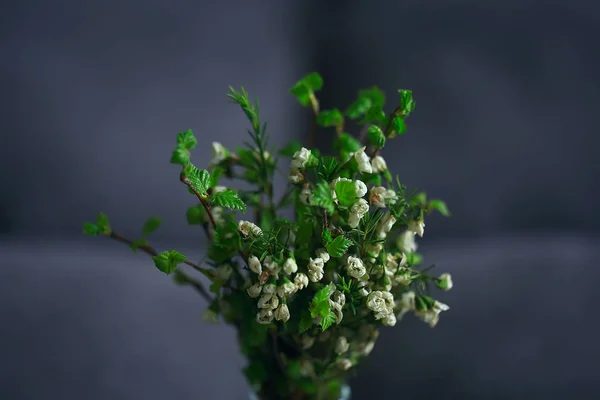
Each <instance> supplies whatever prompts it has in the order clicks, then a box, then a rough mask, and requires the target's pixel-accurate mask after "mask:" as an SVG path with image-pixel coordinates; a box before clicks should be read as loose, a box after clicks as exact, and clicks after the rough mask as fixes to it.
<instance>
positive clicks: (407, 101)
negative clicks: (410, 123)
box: [398, 89, 415, 116]
mask: <svg viewBox="0 0 600 400" xmlns="http://www.w3.org/2000/svg"><path fill="white" fill-rule="evenodd" d="M398 94H399V95H400V107H402V113H403V114H404V115H405V116H408V115H409V114H410V113H411V112H412V111H413V110H414V109H415V101H414V100H413V97H412V91H410V90H406V89H399V90H398Z"/></svg>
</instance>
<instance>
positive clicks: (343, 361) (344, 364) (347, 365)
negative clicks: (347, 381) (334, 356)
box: [337, 358, 352, 371]
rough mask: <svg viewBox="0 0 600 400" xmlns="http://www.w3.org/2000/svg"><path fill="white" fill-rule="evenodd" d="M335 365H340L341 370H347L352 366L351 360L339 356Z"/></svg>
mask: <svg viewBox="0 0 600 400" xmlns="http://www.w3.org/2000/svg"><path fill="white" fill-rule="evenodd" d="M337 365H338V367H340V368H341V369H342V370H344V371H347V370H349V369H350V368H352V361H350V360H348V359H347V358H340V359H339V360H338V361H337Z"/></svg>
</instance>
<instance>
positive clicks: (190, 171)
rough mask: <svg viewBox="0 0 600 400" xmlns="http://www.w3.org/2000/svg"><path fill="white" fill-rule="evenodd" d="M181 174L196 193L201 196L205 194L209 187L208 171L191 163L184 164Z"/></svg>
mask: <svg viewBox="0 0 600 400" xmlns="http://www.w3.org/2000/svg"><path fill="white" fill-rule="evenodd" d="M183 176H185V177H186V178H187V179H188V180H189V181H190V183H191V184H192V186H193V187H194V188H195V189H196V190H197V191H198V193H200V194H201V195H203V196H205V195H206V192H207V190H208V189H209V188H210V187H211V186H210V185H211V179H210V173H209V172H208V171H206V170H204V169H198V168H197V167H196V166H195V165H194V164H192V163H189V164H187V165H186V166H185V168H184V169H183Z"/></svg>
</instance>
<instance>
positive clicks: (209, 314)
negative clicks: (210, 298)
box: [202, 308, 219, 324]
mask: <svg viewBox="0 0 600 400" xmlns="http://www.w3.org/2000/svg"><path fill="white" fill-rule="evenodd" d="M202 319H203V320H204V321H205V322H207V323H209V324H217V323H219V314H218V313H217V312H216V311H215V310H213V309H211V308H207V309H206V311H204V314H202Z"/></svg>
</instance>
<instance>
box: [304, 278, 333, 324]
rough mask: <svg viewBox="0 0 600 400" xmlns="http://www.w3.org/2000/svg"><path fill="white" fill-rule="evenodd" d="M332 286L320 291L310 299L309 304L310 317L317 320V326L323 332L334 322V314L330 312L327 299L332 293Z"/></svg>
mask: <svg viewBox="0 0 600 400" xmlns="http://www.w3.org/2000/svg"><path fill="white" fill-rule="evenodd" d="M333 288H334V286H333V284H330V285H327V286H325V287H324V288H322V289H320V290H319V291H318V292H317V293H315V296H314V297H313V299H312V302H311V304H310V316H311V317H312V318H319V325H321V329H322V330H323V331H325V330H327V328H329V327H330V326H331V325H333V324H334V323H335V321H336V317H335V314H334V313H333V311H332V310H331V305H330V303H329V297H330V296H331V295H332V293H333Z"/></svg>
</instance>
